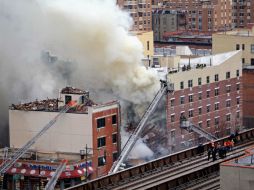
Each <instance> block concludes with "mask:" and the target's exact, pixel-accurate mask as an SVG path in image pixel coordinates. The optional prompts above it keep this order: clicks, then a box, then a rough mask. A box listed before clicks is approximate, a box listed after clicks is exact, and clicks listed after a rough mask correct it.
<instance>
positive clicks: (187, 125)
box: [180, 117, 217, 141]
mask: <svg viewBox="0 0 254 190" xmlns="http://www.w3.org/2000/svg"><path fill="white" fill-rule="evenodd" d="M180 127H181V128H183V129H186V130H187V131H193V132H195V133H197V134H199V135H200V136H201V137H204V138H206V139H207V140H209V141H212V140H216V139H217V138H216V137H215V136H214V135H212V134H211V133H208V132H207V131H205V130H204V129H202V128H201V127H198V126H196V125H194V124H193V123H192V122H190V121H188V120H187V119H186V118H185V117H184V118H183V119H181V124H180Z"/></svg>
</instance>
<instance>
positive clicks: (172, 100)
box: [170, 98, 175, 107]
mask: <svg viewBox="0 0 254 190" xmlns="http://www.w3.org/2000/svg"><path fill="white" fill-rule="evenodd" d="M170 105H171V107H173V106H174V105H175V99H174V98H173V99H171V100H170Z"/></svg>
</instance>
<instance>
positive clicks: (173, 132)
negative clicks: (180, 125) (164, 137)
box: [171, 130, 176, 143]
mask: <svg viewBox="0 0 254 190" xmlns="http://www.w3.org/2000/svg"><path fill="white" fill-rule="evenodd" d="M175 138H176V132H175V130H172V131H171V140H172V143H175Z"/></svg>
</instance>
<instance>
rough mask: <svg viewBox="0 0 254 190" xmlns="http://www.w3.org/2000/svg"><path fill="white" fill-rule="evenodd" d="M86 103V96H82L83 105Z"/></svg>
mask: <svg viewBox="0 0 254 190" xmlns="http://www.w3.org/2000/svg"><path fill="white" fill-rule="evenodd" d="M84 103H85V96H81V104H84Z"/></svg>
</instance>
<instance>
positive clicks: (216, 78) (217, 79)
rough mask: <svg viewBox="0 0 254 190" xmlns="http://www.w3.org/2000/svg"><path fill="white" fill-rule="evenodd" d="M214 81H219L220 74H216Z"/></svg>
mask: <svg viewBox="0 0 254 190" xmlns="http://www.w3.org/2000/svg"><path fill="white" fill-rule="evenodd" d="M214 81H216V82H218V81H219V75H218V74H216V75H214Z"/></svg>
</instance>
